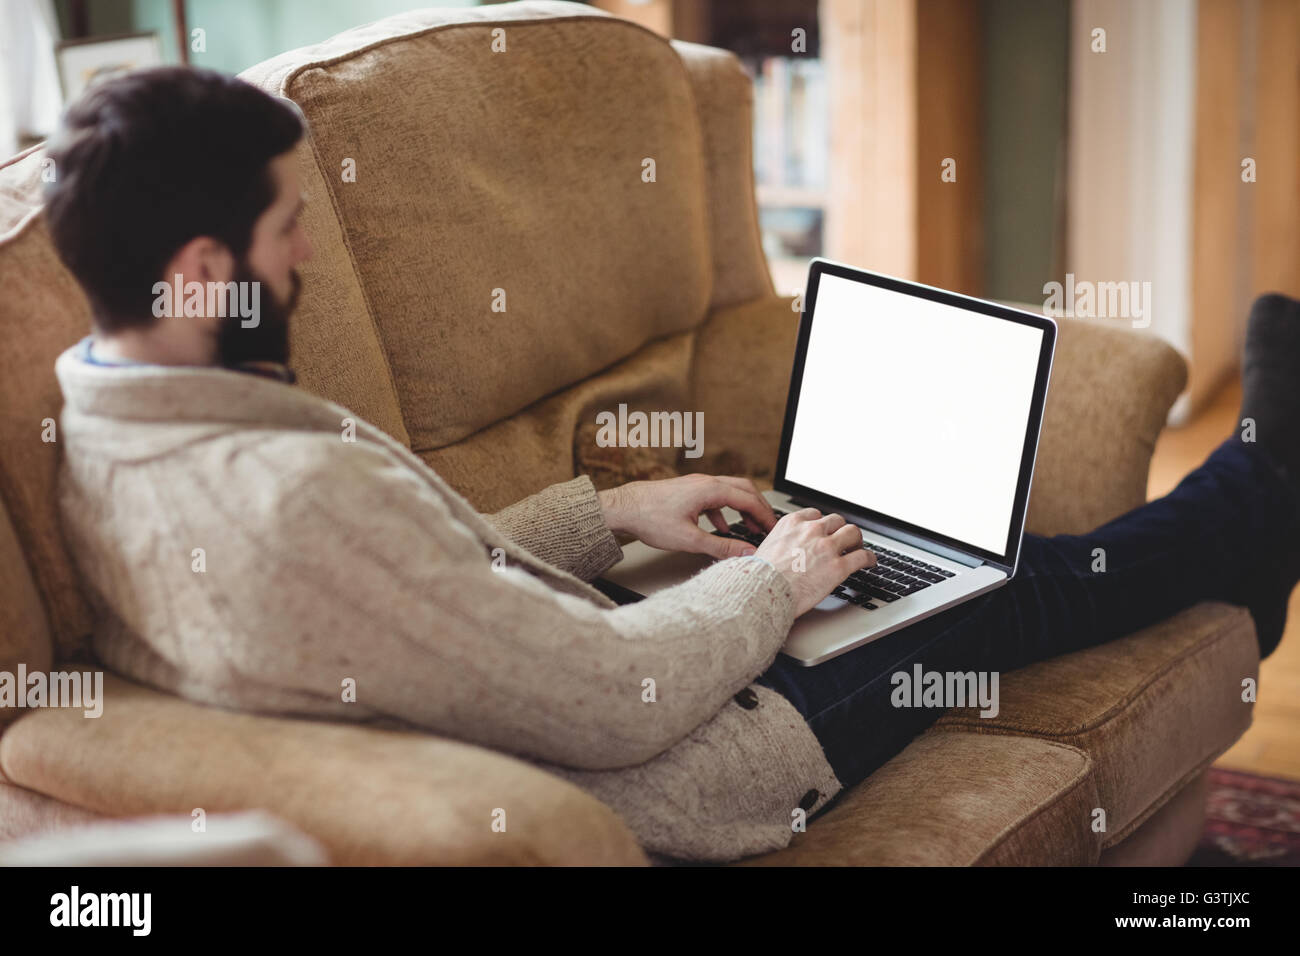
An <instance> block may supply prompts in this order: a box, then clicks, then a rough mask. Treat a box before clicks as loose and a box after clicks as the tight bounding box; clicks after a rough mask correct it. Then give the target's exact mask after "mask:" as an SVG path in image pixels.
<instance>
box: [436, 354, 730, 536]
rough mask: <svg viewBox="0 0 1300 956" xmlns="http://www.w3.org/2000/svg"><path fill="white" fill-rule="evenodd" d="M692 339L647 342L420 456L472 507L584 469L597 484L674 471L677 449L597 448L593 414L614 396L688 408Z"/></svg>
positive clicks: (611, 405) (649, 405) (612, 403)
mask: <svg viewBox="0 0 1300 956" xmlns="http://www.w3.org/2000/svg"><path fill="white" fill-rule="evenodd" d="M692 340H693V335H692V334H691V333H681V334H678V335H674V336H670V337H668V338H665V339H660V340H658V341H656V342H652V343H650V344H649V345H646V346H645V347H644V348H642V349H641V350H640V351H639V352H637V354H636V355H633V356H632V357H631V358H628V359H625V360H624V361H622V362H619V363H618V364H616V365H614V366H612V367H611V368H609V369H606V370H604V371H602V372H600V373H598V374H596V375H593V376H591V377H589V378H587V379H585V380H583V381H581V382H579V383H577V384H575V385H574V386H572V387H571V388H567V389H565V390H564V391H562V392H559V393H558V394H556V395H552V396H550V397H548V398H546V399H543V400H542V401H540V402H536V403H534V404H532V405H530V406H529V407H528V408H526V409H524V410H523V411H522V412H520V413H519V414H518V415H514V416H511V417H510V418H507V419H505V420H504V421H501V422H497V423H496V424H494V425H492V426H490V427H488V428H485V429H483V430H482V431H480V432H476V433H475V434H473V435H471V436H470V437H469V438H466V439H464V440H463V441H459V442H457V443H456V444H454V445H448V446H447V447H445V448H440V449H437V450H436V451H428V452H425V453H424V454H422V455H421V456H420V457H421V458H423V459H424V461H425V463H426V464H427V465H429V466H430V467H431V468H433V470H434V471H436V472H438V474H439V475H441V476H442V477H443V478H444V479H445V480H446V481H447V483H448V484H449V485H451V486H452V487H453V488H455V489H456V490H457V491H458V492H460V493H461V494H462V495H464V496H465V497H466V498H468V499H469V500H470V502H471V503H473V505H474V506H475V507H476V508H478V509H479V510H480V511H495V510H497V509H499V508H503V507H505V506H506V505H507V504H510V503H511V502H513V501H518V500H519V499H520V498H522V497H523V496H525V495H529V494H532V493H533V492H536V491H540V490H541V489H542V488H545V487H546V486H548V485H550V484H552V483H553V482H556V481H566V480H568V479H569V478H572V477H573V476H574V475H575V474H590V475H591V477H592V481H593V482H595V484H596V487H597V488H608V487H611V486H613V485H618V484H622V483H623V482H625V481H630V480H633V479H635V478H644V477H655V478H663V477H667V476H668V475H670V474H676V473H677V468H676V465H677V463H678V462H679V461H680V460H682V459H681V453H680V450H679V449H673V448H644V449H626V448H602V447H600V446H599V445H598V444H597V443H596V431H597V429H596V414H597V412H599V411H603V410H606V411H614V412H616V411H617V408H618V404H619V403H620V402H622V403H626V404H627V405H628V408H629V410H636V409H642V410H654V409H664V410H682V411H691V410H693V405H692V403H691V401H690V384H689V375H690V367H691V345H692ZM707 446H708V433H707V428H706V433H705V447H706V448H707Z"/></svg>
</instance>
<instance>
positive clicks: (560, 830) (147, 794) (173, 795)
mask: <svg viewBox="0 0 1300 956" xmlns="http://www.w3.org/2000/svg"><path fill="white" fill-rule="evenodd" d="M104 678H105V679H104V709H103V715H102V716H101V717H99V718H93V719H91V718H86V717H84V716H83V714H82V711H81V710H80V709H57V710H56V709H46V710H36V711H30V712H28V713H27V714H25V715H24V716H23V717H21V718H19V719H18V720H16V721H15V722H14V723H13V724H12V725H11V726H10V727H9V728H8V729H7V730H6V731H5V733H4V735H3V736H2V737H0V773H3V775H4V777H5V778H6V779H7V780H9V781H11V782H13V783H15V784H17V785H19V786H23V787H26V788H28V789H30V790H34V791H36V792H38V793H43V794H46V795H48V796H51V797H55V798H57V799H59V800H63V801H66V802H67V803H71V804H74V805H76V806H79V807H83V808H85V809H87V810H91V811H94V812H98V813H102V814H106V815H109V816H113V817H136V816H145V815H150V814H161V813H184V814H189V813H191V812H192V810H194V809H195V808H202V809H203V810H204V811H205V812H206V813H207V814H209V815H211V814H214V813H226V812H236V811H242V810H254V809H263V810H267V811H269V812H271V813H273V814H274V815H276V816H277V817H279V818H281V819H282V820H284V821H285V822H287V823H288V824H290V825H291V826H294V827H296V828H298V829H299V830H301V831H302V832H303V833H306V834H307V835H309V836H311V837H314V838H315V839H316V840H317V841H319V842H320V843H321V844H322V845H323V846H324V847H325V849H326V851H327V852H328V853H329V856H330V859H331V860H332V861H333V862H334V863H336V864H339V865H344V866H357V865H424V866H428V865H508V864H544V865H555V864H580V865H623V864H635V865H645V864H646V862H647V860H646V857H645V854H644V852H643V851H642V850H641V848H640V846H639V845H638V844H637V842H636V839H635V837H633V835H632V833H631V831H630V830H629V829H628V828H627V826H626V824H624V823H623V821H622V820H621V819H620V818H619V817H618V816H617V814H615V813H614V811H613V810H611V809H610V808H608V807H606V806H605V805H604V804H603V803H601V802H599V801H598V800H596V799H595V798H594V797H592V796H590V795H588V794H587V793H585V792H584V791H582V790H580V789H579V788H577V787H575V786H573V785H572V784H570V783H568V782H567V781H564V780H561V779H559V778H558V777H555V776H552V775H550V774H547V773H545V772H544V771H542V770H540V769H539V768H536V767H533V766H531V765H529V764H526V763H524V762H522V761H520V760H516V759H514V758H511V757H508V756H505V755H503V754H498V753H494V752H492V751H489V750H485V749H483V748H480V747H475V746H471V745H469V744H463V743H459V742H456V741H452V740H446V739H443V738H439V737H434V736H430V735H427V734H422V733H416V732H408V731H404V730H381V729H377V728H374V727H367V726H363V725H355V724H345V723H334V722H325V721H314V720H298V719H292V718H283V717H268V716H262V715H256V714H246V713H238V712H235V711H228V710H222V709H218V708H212V707H204V706H201V705H199V704H195V703H191V702H189V701H186V700H183V699H181V698H179V697H175V696H172V695H170V694H164V693H160V692H158V691H155V690H151V689H149V688H147V687H143V686H140V685H138V684H134V683H131V682H129V681H126V680H123V679H121V678H119V677H116V676H114V675H112V674H107V673H106V674H105V675H104ZM498 810H504V812H505V813H504V820H505V828H504V832H497V831H496V830H494V829H493V821H494V813H495V812H496V811H498ZM497 817H498V818H499V817H500V814H497Z"/></svg>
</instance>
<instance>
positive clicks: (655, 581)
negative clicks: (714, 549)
mask: <svg viewBox="0 0 1300 956" xmlns="http://www.w3.org/2000/svg"><path fill="white" fill-rule="evenodd" d="M713 563H714V560H713V558H710V557H709V556H708V555H705V554H686V553H684V552H681V551H660V550H659V549H658V548H652V547H650V546H649V545H646V544H642V543H641V542H640V541H633V542H632V543H631V544H628V545H627V546H625V547H624V548H623V560H622V561H620V562H619V563H618V564H616V565H614V566H613V567H612V568H610V569H609V570H608V571H606V572H605V573H604V574H603V575H602V576H601V577H602V578H603V579H604V581H605V582H611V583H612V584H614V585H616V586H617V588H618V590H615V589H612V588H611V589H610V590H606V589H605V588H603V587H601V585H600V584H599V583H597V582H592V583H593V584H595V586H596V587H597V588H599V589H600V590H601V591H605V593H606V594H607V595H608V596H609V597H611V598H613V599H614V600H615V601H617V602H618V603H619V604H627V603H630V602H631V601H634V600H636V599H637V598H636V597H635V595H642V596H644V595H647V594H654V593H655V592H656V591H662V590H663V589H664V588H670V587H672V586H673V585H674V584H681V583H682V582H683V581H685V580H686V579H687V578H689V577H692V576H693V575H696V574H698V573H699V572H701V571H703V570H704V569H705V568H707V567H708V566H709V565H711V564H713ZM611 591H613V593H611ZM624 591H631V592H633V594H625V593H623V592H624Z"/></svg>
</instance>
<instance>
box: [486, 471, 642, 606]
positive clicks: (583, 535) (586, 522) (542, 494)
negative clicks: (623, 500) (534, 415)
mask: <svg viewBox="0 0 1300 956" xmlns="http://www.w3.org/2000/svg"><path fill="white" fill-rule="evenodd" d="M487 518H488V520H489V521H490V522H492V524H493V525H495V526H496V528H497V529H498V530H499V531H501V532H502V533H503V534H504V535H506V537H508V538H510V539H511V540H512V541H514V542H515V543H516V544H518V545H520V546H521V547H522V548H524V549H525V550H526V551H528V552H530V553H531V554H533V555H535V556H536V557H538V558H541V559H542V560H543V561H545V562H547V563H548V564H552V565H554V566H555V567H557V568H560V569H562V570H564V571H567V572H569V573H570V574H572V575H573V576H574V577H576V578H580V579H581V580H583V581H590V580H591V579H592V578H595V577H596V576H597V575H599V574H601V573H602V572H604V571H606V570H608V569H609V568H611V567H613V566H614V565H615V564H616V563H618V561H619V560H621V559H622V557H623V549H622V548H621V547H620V546H619V543H618V541H617V540H615V538H614V534H613V532H612V531H610V530H609V526H608V525H606V524H605V513H604V511H603V510H601V507H600V498H599V497H598V496H597V494H596V486H595V485H593V484H592V482H591V479H590V478H589V477H587V476H586V475H579V476H578V477H577V478H573V479H571V480H569V481H564V482H560V483H559V484H555V485H551V486H550V487H549V488H544V489H542V490H541V491H539V492H538V493H537V494H535V495H532V496H530V497H528V498H525V499H524V500H523V501H520V502H517V503H515V504H513V505H511V506H510V507H508V508H505V509H503V510H501V511H498V512H497V513H496V514H493V515H488V516H487Z"/></svg>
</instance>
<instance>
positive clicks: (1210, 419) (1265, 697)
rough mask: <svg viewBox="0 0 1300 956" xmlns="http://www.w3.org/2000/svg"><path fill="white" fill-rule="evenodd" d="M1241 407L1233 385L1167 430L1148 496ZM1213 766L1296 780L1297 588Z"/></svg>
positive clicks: (1201, 455)
mask: <svg viewBox="0 0 1300 956" xmlns="http://www.w3.org/2000/svg"><path fill="white" fill-rule="evenodd" d="M1240 403H1241V386H1240V384H1237V383H1234V384H1233V385H1232V386H1230V387H1228V388H1225V389H1224V390H1223V391H1222V392H1221V393H1220V394H1219V396H1218V397H1217V398H1216V399H1215V400H1214V402H1213V403H1211V405H1209V406H1208V407H1207V408H1206V409H1205V410H1204V411H1203V412H1201V414H1199V415H1197V416H1196V418H1195V419H1194V420H1193V421H1191V422H1190V423H1189V424H1187V425H1185V426H1183V427H1181V428H1170V429H1166V430H1165V432H1164V434H1162V435H1161V436H1160V440H1159V441H1158V442H1157V443H1156V451H1155V456H1154V457H1153V458H1152V460H1151V479H1150V482H1149V483H1148V485H1147V495H1148V497H1150V498H1158V497H1160V496H1161V495H1163V494H1165V493H1166V492H1168V491H1170V490H1171V489H1172V488H1173V487H1174V486H1175V485H1176V484H1178V481H1179V480H1180V479H1181V478H1182V477H1183V475H1185V474H1187V473H1188V472H1189V471H1191V470H1192V469H1193V468H1195V467H1196V466H1197V465H1199V464H1200V463H1201V462H1202V461H1204V460H1205V457H1206V455H1208V454H1209V453H1210V451H1211V450H1213V448H1214V447H1215V446H1216V445H1218V444H1219V442H1221V441H1222V440H1223V439H1224V438H1226V437H1227V436H1228V435H1229V434H1231V433H1232V431H1233V430H1234V428H1236V427H1237V422H1236V416H1237V409H1238V407H1239V405H1240ZM1216 766H1220V767H1228V768H1230V769H1233V770H1244V771H1247V772H1250V773H1258V774H1263V775H1265V776H1269V777H1286V778H1289V779H1292V780H1300V588H1297V589H1296V591H1295V593H1294V594H1292V596H1291V607H1290V612H1289V614H1288V615H1287V629H1286V634H1285V635H1284V636H1283V638H1282V643H1281V645H1280V646H1279V647H1278V649H1277V650H1275V651H1274V652H1273V653H1272V654H1271V655H1269V657H1268V659H1267V660H1265V661H1263V662H1262V663H1261V665H1260V673H1259V700H1258V702H1257V703H1256V704H1255V716H1254V722H1253V724H1252V725H1251V728H1250V730H1248V731H1246V735H1245V736H1244V737H1242V738H1241V740H1239V741H1238V742H1237V744H1236V745H1235V746H1234V747H1233V748H1232V749H1231V750H1229V751H1228V752H1227V753H1226V754H1224V755H1223V756H1222V757H1220V758H1219V760H1218V762H1217V764H1216Z"/></svg>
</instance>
